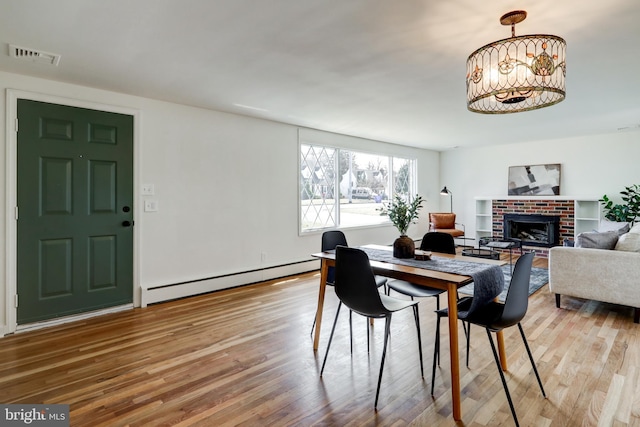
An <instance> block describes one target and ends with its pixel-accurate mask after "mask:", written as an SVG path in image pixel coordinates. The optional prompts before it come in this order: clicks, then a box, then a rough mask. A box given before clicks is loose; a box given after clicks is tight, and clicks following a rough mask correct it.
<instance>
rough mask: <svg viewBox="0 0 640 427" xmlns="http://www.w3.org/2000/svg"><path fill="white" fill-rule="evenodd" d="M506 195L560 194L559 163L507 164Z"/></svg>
mask: <svg viewBox="0 0 640 427" xmlns="http://www.w3.org/2000/svg"><path fill="white" fill-rule="evenodd" d="M508 195H509V196H558V195H560V163H549V164H544V165H525V166H509V187H508Z"/></svg>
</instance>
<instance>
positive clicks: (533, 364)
mask: <svg viewBox="0 0 640 427" xmlns="http://www.w3.org/2000/svg"><path fill="white" fill-rule="evenodd" d="M518 329H520V335H522V341H523V342H524V347H525V348H526V349H527V354H528V355H529V360H530V361H531V366H533V372H534V373H535V374H536V378H537V379H538V385H539V386H540V391H542V396H544V398H545V399H546V398H547V394H546V393H545V392H544V387H542V381H541V380H540V375H538V368H536V362H534V360H533V356H532V355H531V350H530V349H529V343H528V342H527V337H525V335H524V330H523V329H522V325H521V324H520V322H518Z"/></svg>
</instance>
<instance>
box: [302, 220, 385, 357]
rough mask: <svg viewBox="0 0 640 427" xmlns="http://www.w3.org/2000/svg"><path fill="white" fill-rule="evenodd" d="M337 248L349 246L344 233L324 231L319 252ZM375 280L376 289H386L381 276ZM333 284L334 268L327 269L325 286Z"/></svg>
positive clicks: (383, 278)
mask: <svg viewBox="0 0 640 427" xmlns="http://www.w3.org/2000/svg"><path fill="white" fill-rule="evenodd" d="M337 246H349V245H348V244H347V237H346V236H345V235H344V233H343V232H342V231H340V230H330V231H325V232H324V233H322V241H321V245H320V247H321V251H322V252H327V251H332V250H334V249H335V248H336V247H337ZM375 279H376V286H377V287H381V286H383V287H385V289H386V285H387V278H386V277H383V276H375ZM334 282H335V268H334V267H329V269H328V271H327V282H326V284H327V286H334ZM317 314H318V312H317V311H316V315H317ZM316 317H317V316H313V325H311V335H312V336H313V331H314V329H315V327H316ZM351 319H352V316H351V313H349V331H352V330H353V327H352V322H351ZM351 351H352V352H353V338H352V339H351Z"/></svg>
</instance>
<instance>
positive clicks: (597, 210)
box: [573, 199, 602, 240]
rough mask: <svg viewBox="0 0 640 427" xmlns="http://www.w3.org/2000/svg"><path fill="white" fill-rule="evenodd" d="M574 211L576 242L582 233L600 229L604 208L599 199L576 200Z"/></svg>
mask: <svg viewBox="0 0 640 427" xmlns="http://www.w3.org/2000/svg"><path fill="white" fill-rule="evenodd" d="M574 210H575V216H574V224H573V234H574V236H573V237H574V240H575V238H576V236H578V234H580V233H582V232H585V231H593V230H597V229H598V227H599V226H600V218H601V215H602V208H601V206H600V202H599V201H598V199H576V200H575V201H574Z"/></svg>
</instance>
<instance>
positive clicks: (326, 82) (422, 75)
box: [0, 0, 640, 150]
mask: <svg viewBox="0 0 640 427" xmlns="http://www.w3.org/2000/svg"><path fill="white" fill-rule="evenodd" d="M516 9H524V10H526V11H527V12H528V18H527V19H526V20H525V21H524V22H523V23H521V24H519V25H517V26H516V34H517V35H525V34H534V33H538V34H555V35H557V36H560V37H563V38H564V39H565V40H566V41H567V77H566V79H567V89H566V90H567V97H566V99H565V100H564V101H563V102H561V103H560V104H557V105H555V106H552V107H549V108H543V109H540V110H536V111H531V112H525V113H517V114H505V115H484V114H476V113H471V112H469V111H468V110H467V109H466V93H465V75H466V68H465V61H466V59H467V56H468V55H469V54H470V53H471V52H472V51H474V50H475V49H477V48H478V47H480V46H482V45H484V44H487V43H489V42H492V41H495V40H498V39H503V38H507V37H509V36H510V28H509V27H505V26H502V25H500V23H499V17H500V16H501V15H502V14H504V13H506V12H508V11H510V10H516ZM639 21H640V1H638V0H608V1H606V2H605V1H602V0H581V1H577V0H526V1H524V0H519V1H518V0H500V1H497V0H486V1H478V0H395V1H393V0H55V1H52V0H2V1H0V43H2V44H4V46H3V49H4V51H0V52H1V54H0V70H4V71H9V72H14V73H21V74H27V75H32V76H38V77H43V78H47V79H52V80H58V81H63V82H69V83H74V84H78V85H85V86H91V87H96V88H101V89H106V90H110V91H116V92H123V93H128V94H134V95H140V96H144V97H149V98H155V99H161V100H167V101H172V102H176V103H182V104H187V105H193V106H198V107H203V108H210V109H215V110H221V111H229V112H234V113H239V114H244V115H249V116H254V117H260V118H265V119H270V120H276V121H279V122H285V123H291V124H294V125H300V126H305V127H310V128H315V129H322V130H327V131H333V132H338V133H342V134H347V135H355V136H360V137H365V138H370V139H375V140H380V141H387V142H393V143H398V144H406V145H411V146H416V147H423V148H430V149H436V150H446V149H450V148H453V147H456V146H460V147H471V146H476V145H477V146H479V145H490V144H505V143H514V142H522V141H529V140H541V139H555V138H563V137H568V136H579V135H591V134H602V133H612V132H618V131H619V132H629V131H636V130H638V129H640V106H639V104H638V101H639V99H640V80H639V76H640V24H638V22H639ZM10 43H11V44H16V45H19V46H23V47H28V48H33V49H40V50H44V51H48V52H53V53H58V54H61V55H62V59H61V61H60V64H59V66H58V67H53V66H47V65H43V64H38V63H33V62H27V61H21V60H17V59H14V58H11V57H9V55H8V52H9V49H8V44H10ZM603 142H604V141H603Z"/></svg>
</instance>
